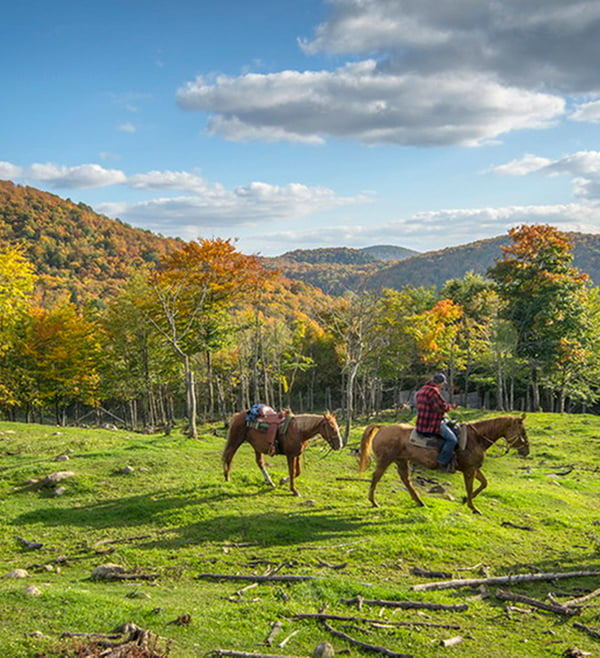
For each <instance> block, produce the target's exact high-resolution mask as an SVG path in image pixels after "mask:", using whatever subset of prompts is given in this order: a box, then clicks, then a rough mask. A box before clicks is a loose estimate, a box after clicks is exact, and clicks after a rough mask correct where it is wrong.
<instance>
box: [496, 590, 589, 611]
mask: <svg viewBox="0 0 600 658" xmlns="http://www.w3.org/2000/svg"><path fill="white" fill-rule="evenodd" d="M496 597H497V598H499V599H500V600H501V601H516V602H517V603H525V604H527V605H531V606H533V607H534V608H539V609H540V610H546V611H547V612H554V613H555V614H557V615H564V616H565V617H572V616H573V615H578V614H579V610H576V609H573V608H566V607H564V606H562V605H555V604H553V603H544V602H543V601H538V600H537V599H532V598H531V597H530V596H524V595H523V594H513V593H512V592H507V591H505V590H502V589H499V590H497V591H496Z"/></svg>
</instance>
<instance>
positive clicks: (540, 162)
mask: <svg viewBox="0 0 600 658" xmlns="http://www.w3.org/2000/svg"><path fill="white" fill-rule="evenodd" d="M551 162H552V160H549V159H548V158H542V157H540V156H537V155H532V154H531V153H527V154H526V155H524V156H523V157H522V158H519V159H518V160H511V161H510V162H507V163H506V164H503V165H498V166H497V167H493V168H492V169H490V171H492V172H494V173H496V174H501V175H504V176H525V175H527V174H531V173H532V172H534V171H540V169H543V168H544V167H547V166H548V165H549V164H551Z"/></svg>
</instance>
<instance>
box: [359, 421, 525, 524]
mask: <svg viewBox="0 0 600 658" xmlns="http://www.w3.org/2000/svg"><path fill="white" fill-rule="evenodd" d="M524 419H525V414H523V415H522V416H497V417H496V418H488V419H485V420H477V421H474V422H472V423H466V428H467V441H466V445H465V448H464V450H460V449H458V450H457V451H456V462H457V468H458V470H459V471H462V473H463V477H464V481H465V490H466V492H467V495H466V498H465V499H464V502H466V503H467V505H468V507H469V508H470V509H471V511H472V512H473V513H475V514H480V513H481V512H480V511H479V510H478V509H477V508H476V507H475V505H473V498H475V496H477V495H478V494H480V493H481V492H482V491H483V490H484V489H485V488H486V487H487V480H486V478H485V476H484V475H483V473H482V472H481V465H482V464H483V458H484V455H485V451H486V450H487V449H488V448H489V447H490V446H491V445H493V444H494V443H495V442H496V441H497V440H498V439H500V438H505V439H506V442H507V444H508V448H515V449H516V450H517V452H518V453H519V454H520V455H523V456H526V455H528V454H529V442H528V440H527V433H526V431H525V426H524V424H523V421H524ZM412 430H413V427H412V425H407V424H405V423H401V424H397V425H368V426H367V427H366V428H365V431H364V432H363V436H362V440H361V443H360V463H359V471H360V472H363V471H364V470H365V468H366V467H367V462H368V457H369V451H370V449H371V446H372V448H373V452H374V453H375V456H376V458H377V466H376V467H375V472H374V473H373V477H372V478H371V488H370V489H369V500H370V501H371V504H372V505H373V507H378V504H377V503H376V502H375V488H376V487H377V483H378V482H379V480H380V479H381V477H382V475H383V474H384V473H385V471H386V469H387V468H388V466H389V465H390V464H391V463H392V462H395V463H396V468H397V469H398V474H399V475H400V478H401V479H402V482H404V485H405V486H406V488H407V489H408V492H409V493H410V495H411V496H412V499H413V500H414V501H415V502H416V503H418V504H419V505H424V503H423V501H422V500H421V498H419V494H418V493H417V492H416V491H415V489H414V487H413V485H412V482H411V480H410V472H409V463H410V462H415V463H417V464H420V465H421V466H424V467H426V468H431V469H435V468H436V466H437V456H438V451H437V450H436V449H435V448H423V447H419V446H416V445H413V444H412V443H409V437H410V434H411V432H412ZM474 479H476V480H478V481H479V486H478V487H477V489H475V491H473V480H474Z"/></svg>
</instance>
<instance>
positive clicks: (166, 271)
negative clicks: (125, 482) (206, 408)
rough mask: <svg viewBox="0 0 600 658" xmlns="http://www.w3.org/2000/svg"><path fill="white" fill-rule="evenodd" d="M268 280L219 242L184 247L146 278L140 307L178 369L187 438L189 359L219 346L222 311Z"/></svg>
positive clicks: (191, 404)
mask: <svg viewBox="0 0 600 658" xmlns="http://www.w3.org/2000/svg"><path fill="white" fill-rule="evenodd" d="M272 275H273V273H272V272H269V271H268V270H266V269H265V268H263V267H262V265H261V264H260V262H259V260H258V258H257V257H255V256H246V255H244V254H242V253H241V252H239V251H237V250H236V249H235V247H234V246H233V245H232V244H231V241H230V240H223V239H220V238H217V239H214V240H207V239H199V240H196V241H192V242H189V243H186V244H185V245H184V246H183V247H182V248H181V249H179V250H177V251H175V252H173V253H172V254H170V255H168V256H166V257H165V258H164V259H163V260H162V261H161V262H160V263H159V265H158V266H157V267H156V268H155V269H154V270H153V271H152V273H151V274H150V276H149V279H148V284H149V286H148V298H147V299H146V300H143V301H142V302H141V303H142V306H143V308H144V311H145V316H146V318H147V320H148V322H149V323H150V324H151V325H152V326H153V327H154V329H155V330H156V331H157V332H158V333H159V334H160V335H161V336H162V337H163V338H164V340H166V341H167V343H168V344H169V345H170V346H171V347H172V348H173V350H174V351H175V353H176V354H177V356H178V357H179V359H180V360H181V363H182V365H183V370H184V377H185V391H186V409H187V418H188V424H189V434H190V436H193V437H197V435H198V431H197V426H196V408H197V403H196V392H195V385H194V381H195V380H194V369H193V364H192V357H193V356H194V355H196V354H198V353H199V352H202V351H207V352H211V351H212V350H213V349H215V347H217V346H218V345H219V339H220V337H221V336H222V334H223V332H226V331H227V330H228V329H229V317H230V316H229V314H228V313H227V311H228V310H230V309H231V308H233V306H234V305H235V304H236V302H238V301H241V300H244V301H246V302H247V301H248V300H249V299H250V298H251V297H252V296H253V295H256V293H257V292H258V291H259V290H260V286H261V284H262V283H263V282H264V281H265V280H266V279H268V278H269V277H271V276H272Z"/></svg>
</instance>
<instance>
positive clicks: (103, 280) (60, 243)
mask: <svg viewBox="0 0 600 658" xmlns="http://www.w3.org/2000/svg"><path fill="white" fill-rule="evenodd" d="M0 241H1V242H2V244H4V245H7V244H8V245H13V246H14V245H20V246H22V247H23V248H24V253H25V255H26V257H27V258H28V260H29V261H30V262H31V263H32V264H33V265H34V267H35V268H36V273H37V274H38V276H39V287H40V289H41V290H42V291H43V293H44V294H46V295H48V294H52V293H58V292H60V291H63V290H67V291H69V293H70V294H71V296H72V298H73V299H74V300H75V301H81V300H82V299H86V300H89V299H95V298H104V297H106V296H108V295H110V294H112V293H113V292H114V291H115V290H116V288H117V287H118V286H119V285H121V284H122V283H123V282H124V281H125V280H126V279H127V278H128V277H129V276H130V274H131V273H132V272H133V271H135V270H137V269H139V268H140V267H142V266H143V265H145V264H148V263H154V262H156V261H157V260H158V259H159V258H160V257H161V256H163V255H164V254H166V253H168V252H170V251H173V249H175V248H176V247H177V246H178V245H179V246H180V245H181V244H182V241H180V240H173V239H171V238H165V237H162V236H159V235H155V234H154V233H151V232H150V231H144V230H141V229H136V228H133V227H131V226H129V225H128V224H125V223H123V222H121V221H119V220H114V219H109V218H108V217H105V216H103V215H99V214H97V213H95V212H94V211H93V210H92V209H91V208H89V207H88V206H86V205H85V204H83V203H79V204H76V203H73V202H72V201H70V200H64V199H61V198H60V197H58V196H55V195H54V194H49V193H48V192H42V191H40V190H37V189H35V188H32V187H25V186H21V185H15V184H13V183H11V182H10V181H0Z"/></svg>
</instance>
